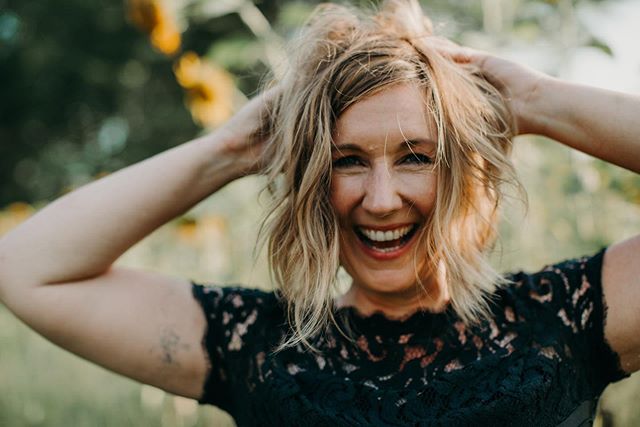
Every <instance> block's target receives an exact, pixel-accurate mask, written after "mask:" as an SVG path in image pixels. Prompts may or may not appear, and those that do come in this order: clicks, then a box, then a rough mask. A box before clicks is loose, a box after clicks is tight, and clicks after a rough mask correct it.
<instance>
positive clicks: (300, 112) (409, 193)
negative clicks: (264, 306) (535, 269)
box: [264, 2, 519, 344]
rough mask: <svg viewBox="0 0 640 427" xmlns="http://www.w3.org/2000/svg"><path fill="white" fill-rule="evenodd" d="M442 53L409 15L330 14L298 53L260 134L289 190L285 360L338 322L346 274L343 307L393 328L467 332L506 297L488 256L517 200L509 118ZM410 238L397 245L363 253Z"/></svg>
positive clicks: (393, 7) (390, 8) (471, 70)
mask: <svg viewBox="0 0 640 427" xmlns="http://www.w3.org/2000/svg"><path fill="white" fill-rule="evenodd" d="M437 47H438V43H437V39H436V38H435V37H433V36H431V23H430V21H429V20H428V19H427V18H426V17H425V16H424V15H423V14H422V11H421V10H420V7H419V6H418V4H417V3H413V2H408V3H403V2H390V3H389V4H388V5H387V7H386V8H385V9H383V10H382V11H381V12H380V13H378V14H377V15H376V16H375V17H373V19H368V18H366V17H365V16H364V15H362V13H361V12H360V11H358V10H355V9H348V8H346V7H341V6H334V5H325V6H323V7H321V8H319V9H318V10H317V11H316V13H315V14H314V15H313V17H312V18H311V20H310V22H309V24H308V26H307V27H306V28H305V30H304V31H303V33H302V34H301V35H300V36H299V38H298V39H297V40H295V41H294V42H292V46H291V47H290V49H289V50H290V52H292V58H291V61H290V67H289V68H288V69H287V73H286V75H285V76H284V77H283V78H281V80H280V81H279V82H278V85H279V87H280V89H281V96H279V97H277V98H276V99H275V100H274V102H273V110H272V116H271V122H272V123H274V124H275V126H274V127H273V128H272V129H271V130H270V132H269V133H270V134H271V135H272V136H273V140H274V141H277V142H275V143H274V144H272V145H270V147H269V149H270V150H272V153H271V157H272V158H274V159H275V161H274V162H273V163H272V164H271V165H270V167H269V173H270V175H271V178H272V180H273V182H279V183H281V184H282V185H281V187H280V188H278V189H276V190H275V197H274V205H273V206H274V207H273V208H272V210H271V216H270V217H269V218H268V220H267V223H266V224H267V227H266V228H265V234H264V235H265V236H268V237H269V239H270V244H269V253H270V254H271V255H270V259H271V264H272V266H273V268H274V271H275V273H276V279H277V281H278V283H280V284H281V291H282V293H283V296H284V299H285V300H286V301H287V302H288V304H289V305H288V306H289V314H290V320H291V323H292V324H293V325H294V334H293V335H292V336H291V337H290V339H289V341H288V344H294V343H297V342H300V341H302V342H306V338H307V337H308V336H310V335H313V334H315V333H317V332H318V330H319V329H320V328H322V327H323V325H325V324H326V322H327V320H329V319H331V317H332V314H331V310H332V306H333V304H332V301H333V299H334V298H335V295H336V293H337V292H338V291H337V282H336V271H337V270H338V267H339V265H340V264H342V265H343V266H344V267H345V269H346V270H347V271H348V272H349V273H350V274H352V276H353V279H354V283H353V286H352V288H351V290H350V291H349V293H348V294H347V295H346V296H345V297H344V298H342V299H341V300H340V301H339V302H338V304H339V305H341V304H346V303H349V304H353V303H355V301H358V307H359V308H360V309H361V310H363V311H364V312H371V311H375V310H380V309H382V308H384V309H385V311H386V312H387V314H390V315H392V316H394V315H395V316H402V315H405V314H407V313H410V312H412V311H415V310H416V309H417V308H422V309H425V310H434V309H435V310H438V309H441V308H442V307H444V305H445V304H446V303H449V302H450V303H451V305H452V306H453V307H454V308H455V310H456V312H457V313H458V314H459V315H460V316H461V318H462V319H464V320H465V321H466V322H467V323H469V324H471V323H475V322H478V321H480V320H481V319H483V318H484V319H486V318H488V317H489V311H488V305H487V297H488V296H489V295H490V294H491V293H492V292H493V291H494V290H495V289H496V287H497V286H499V285H500V284H501V283H503V282H504V281H503V280H502V278H501V276H500V275H499V274H498V273H497V272H495V271H494V270H493V268H492V267H491V266H490V265H489V263H488V261H487V256H488V254H487V252H488V250H489V249H490V247H491V245H492V243H493V241H494V236H495V229H494V227H495V226H496V220H497V208H498V205H499V203H500V200H501V197H502V191H503V189H502V186H503V184H505V183H510V184H513V185H515V186H516V187H518V185H519V184H518V181H517V179H516V177H515V172H514V169H513V165H512V164H511V162H510V160H509V158H508V154H509V152H510V149H511V137H512V136H513V133H512V118H511V116H510V113H509V110H508V108H507V106H506V104H505V102H504V101H503V98H502V95H500V93H499V92H498V90H497V89H496V88H495V87H494V86H492V85H491V84H489V83H488V82H487V81H486V79H484V78H482V77H481V76H480V75H479V72H478V71H479V70H478V68H477V67H476V66H475V65H467V66H460V65H458V64H455V63H454V62H453V61H451V60H450V59H449V58H446V57H445V56H443V55H442V54H441V53H440V52H439V51H438V50H437ZM409 141H413V142H412V143H409ZM418 141H419V142H421V143H416V142H418ZM422 141H424V142H422ZM407 155H408V157H407ZM405 157H406V158H405ZM420 159H423V160H424V159H428V161H426V163H425V161H423V160H420ZM332 170H333V172H332ZM282 176H284V180H283V179H281V177H282ZM329 183H330V184H329ZM328 187H330V189H331V191H330V192H329V191H327V188H328ZM436 187H437V188H438V191H436ZM404 226H410V229H409V230H408V232H409V233H410V236H409V237H411V239H408V240H407V241H406V242H405V241H403V244H402V245H396V244H394V243H393V242H392V243H391V244H384V245H380V244H373V243H372V242H373V241H375V238H374V239H369V238H367V237H366V236H367V230H368V231H369V232H370V233H371V235H373V233H374V232H375V233H376V236H377V231H385V232H386V231H392V230H394V229H400V228H402V227H404ZM394 246H399V247H397V249H396V250H394V251H390V250H389V249H390V248H391V249H392V248H393V247H394ZM316 254H324V256H317V255H316ZM338 254H339V255H338ZM292 259H298V260H299V261H300V262H296V263H292V262H291V260H292ZM397 274H400V275H401V280H399V281H396V279H400V277H398V276H397ZM383 283H384V284H385V285H384V286H383V285H382V284H383ZM399 290H402V292H400V293H397V291H399Z"/></svg>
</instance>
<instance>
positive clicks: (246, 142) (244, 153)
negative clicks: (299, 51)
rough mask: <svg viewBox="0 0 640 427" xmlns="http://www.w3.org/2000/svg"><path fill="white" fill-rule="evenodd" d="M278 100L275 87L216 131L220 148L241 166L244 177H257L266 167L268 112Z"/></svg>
mask: <svg viewBox="0 0 640 427" xmlns="http://www.w3.org/2000/svg"><path fill="white" fill-rule="evenodd" d="M277 96H278V88H277V87H274V88H271V89H269V90H266V91H264V92H262V93H260V94H258V95H256V96H255V97H254V98H252V99H251V100H250V101H249V102H248V103H247V104H245V105H244V106H243V107H242V108H241V109H240V111H238V112H237V113H236V114H235V115H234V116H233V117H232V118H231V119H230V120H229V121H227V122H226V123H225V124H224V126H223V127H222V128H220V129H218V130H217V131H216V133H217V134H218V135H219V136H220V141H221V144H222V147H221V148H223V150H224V151H225V152H227V153H228V154H231V155H232V157H233V158H235V159H237V160H236V161H237V162H240V163H242V164H243V167H242V170H243V171H245V175H250V174H253V173H258V172H260V171H262V170H263V169H264V168H265V166H267V165H268V164H269V160H268V157H269V156H270V154H269V153H268V152H267V151H266V150H265V148H266V145H267V140H268V139H269V134H268V132H269V128H270V119H269V117H270V115H271V110H270V108H271V105H272V104H273V102H274V100H275V98H276V97H277Z"/></svg>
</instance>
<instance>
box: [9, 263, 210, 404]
mask: <svg viewBox="0 0 640 427" xmlns="http://www.w3.org/2000/svg"><path fill="white" fill-rule="evenodd" d="M20 301H24V303H22V302H20ZM10 308H11V309H12V311H14V313H16V315H17V316H18V317H20V318H21V319H22V320H23V321H24V322H25V323H27V324H28V325H29V326H31V327H32V328H33V329H35V330H36V331H37V332H39V333H40V334H42V335H43V336H45V337H46V338H48V339H49V340H51V341H52V342H54V343H55V344H57V345H59V346H61V347H63V348H65V349H67V350H69V351H71V352H73V353H75V354H77V355H79V356H81V357H83V358H85V359H88V360H90V361H92V362H94V363H97V364H99V365H101V366H103V367H105V368H107V369H109V370H111V371H113V372H116V373H119V374H122V375H124V376H127V377H129V378H132V379H134V380H137V381H140V382H143V383H145V384H151V385H153V386H156V387H159V388H162V389H164V390H166V391H168V392H171V393H174V394H178V395H182V396H186V397H191V398H199V397H200V394H201V393H202V388H203V384H204V380H205V376H206V374H207V363H208V362H207V356H206V354H205V351H204V349H203V348H202V345H201V342H202V338H203V335H204V332H205V329H206V321H205V317H204V314H203V312H202V309H201V307H200V305H199V303H198V302H197V301H196V300H195V299H194V298H193V296H192V293H191V284H190V283H189V282H188V281H187V280H184V279H176V278H170V277H166V276H163V275H160V274H156V273H150V272H145V271H137V270H130V269H124V268H117V267H114V268H112V269H111V270H109V271H108V272H107V273H105V274H103V275H101V276H99V277H95V278H91V279H87V280H83V281H78V282H72V283H62V284H55V285H40V286H36V287H32V289H31V290H30V291H29V294H28V295H27V294H25V295H24V298H20V300H19V301H14V304H12V307H10Z"/></svg>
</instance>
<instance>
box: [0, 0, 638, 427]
mask: <svg viewBox="0 0 640 427" xmlns="http://www.w3.org/2000/svg"><path fill="white" fill-rule="evenodd" d="M299 43H300V45H301V46H302V47H296V46H293V47H292V49H291V51H292V55H291V63H290V68H289V69H288V71H287V73H286V74H285V75H284V76H283V77H282V78H281V79H280V80H279V81H278V82H277V86H276V87H275V88H273V89H272V90H271V91H269V92H266V93H265V94H264V95H262V96H259V97H257V98H256V99H254V100H253V101H251V102H250V103H249V104H248V105H247V106H245V108H243V110H242V111H240V112H239V113H238V114H237V115H236V116H235V117H234V118H233V119H232V120H231V121H229V122H228V123H227V124H226V125H225V126H224V127H223V128H222V129H219V130H218V131H216V132H215V133H213V134H211V135H207V136H205V137H202V138H199V139H196V140H194V141H191V142H189V143H186V144H183V145H182V146H179V147H176V148H174V149H172V150H169V151H167V152H165V153H162V154H160V155H157V156H155V157H153V158H150V159H148V160H146V161H143V162H141V163H139V164H137V165H134V166H131V167H128V168H126V169H123V170H121V171H119V172H117V173H114V174H112V175H110V176H108V177H105V178H102V179H101V180H99V181H96V182H94V183H92V184H89V185H87V186H85V187H83V188H80V189H78V190H76V191H75V192H73V193H70V194H68V195H66V196H64V197H62V198H60V199H59V200H57V201H55V202H53V203H51V205H49V206H48V207H46V208H45V209H43V210H42V211H40V212H39V213H38V214H36V215H35V216H34V217H32V218H31V219H30V220H28V221H27V222H25V223H24V224H22V225H21V226H19V227H18V228H16V229H15V230H13V231H12V232H10V233H8V234H7V235H6V236H5V237H3V238H2V240H0V263H1V265H0V299H1V300H2V302H3V303H4V304H6V305H7V307H9V308H10V309H11V310H12V311H13V312H14V313H15V314H16V315H17V316H18V317H19V318H21V319H22V320H23V321H24V322H25V323H27V324H28V325H30V326H31V327H32V328H34V329H35V330H36V331H38V332H39V333H41V334H42V335H44V336H45V337H47V338H48V339H50V340H51V341H53V342H54V343H57V344H58V345H60V346H62V347H64V348H66V349H68V350H70V351H72V352H74V353H76V354H78V355H80V356H82V357H84V358H86V359H88V360H91V361H93V362H95V363H98V364H100V365H102V366H104V367H106V368H108V369H110V370H112V371H114V372H117V373H120V374H122V375H125V376H128V377H130V378H133V379H135V380H138V381H140V382H143V383H147V384H151V385H154V386H156V387H160V388H162V389H164V390H166V391H169V392H171V393H175V394H179V395H182V396H187V397H191V398H194V399H198V400H199V401H200V402H201V403H211V404H215V405H218V406H220V407H222V408H224V409H226V410H227V411H229V412H230V413H231V414H232V415H233V416H234V418H235V419H236V421H237V422H238V424H240V425H299V424H303V423H304V424H311V425H329V424H331V425H467V424H474V425H485V424H486V425H518V426H525V425H536V426H540V425H558V424H561V423H563V425H584V424H583V423H588V422H589V421H588V420H589V419H590V418H591V417H592V416H593V411H594V409H595V402H597V398H598V396H599V395H600V393H601V392H602V390H603V389H604V388H605V387H606V385H607V384H608V383H610V382H613V381H617V380H619V379H621V378H623V377H625V376H628V375H629V374H630V373H631V372H634V371H636V370H638V369H640V334H639V333H638V332H639V331H640V317H639V316H638V314H637V312H638V310H637V307H638V306H639V304H640V287H639V286H638V283H637V281H638V279H637V278H638V277H639V276H640V266H638V264H637V263H634V262H633V260H634V259H635V258H637V255H638V253H639V252H640V237H634V238H631V239H629V240H627V241H625V242H622V243H618V244H616V245H613V246H611V247H609V248H608V249H606V251H604V250H603V251H601V252H599V253H598V254H596V255H594V256H592V257H589V258H583V259H579V260H573V261H567V262H564V263H560V264H557V265H555V266H551V267H546V268H545V269H544V270H542V271H540V272H538V273H535V274H525V273H518V274H515V275H508V276H501V275H499V274H498V273H496V272H495V271H494V270H493V269H492V268H491V266H490V265H489V264H488V262H487V260H486V257H487V253H488V251H489V250H490V248H491V244H492V242H493V238H494V234H495V233H494V226H495V222H496V218H497V210H498V207H499V205H500V201H501V195H502V191H503V189H502V184H503V183H512V184H515V185H516V186H517V181H516V180H515V175H514V173H513V167H512V165H511V163H510V160H509V158H508V154H509V151H510V147H511V139H512V137H513V136H515V135H517V134H523V133H536V134H540V135H545V136H548V137H551V138H553V139H555V140H557V141H559V142H561V143H563V144H566V145H569V146H571V147H573V148H575V149H577V150H580V151H583V152H586V153H589V154H591V155H594V156H596V157H599V158H601V159H604V160H606V161H609V162H611V163H614V164H617V165H619V166H622V167H625V168H627V169H630V170H633V171H636V172H638V171H640V144H639V143H638V142H637V136H636V135H637V134H638V133H640V122H638V120H637V117H638V114H639V113H640V99H639V98H638V97H634V96H629V95H623V94H618V93H613V92H608V91H603V90H599V89H593V88H588V87H583V86H578V85H574V84H571V83H566V82H562V81H559V80H556V79H553V78H550V77H548V76H545V75H542V74H539V73H536V72H534V71H531V70H529V69H527V68H524V67H521V66H519V65H516V64H513V63H510V62H508V61H505V60H502V59H499V58H496V57H492V56H490V55H487V54H484V53H481V52H476V51H472V50H469V49H463V48H459V47H457V46H455V45H453V44H451V43H449V42H446V41H444V40H441V39H438V38H435V37H433V36H432V35H431V29H430V27H429V25H428V22H427V21H426V19H424V18H423V16H422V12H421V11H420V9H419V6H418V5H417V3H416V2H413V1H407V2H399V1H398V2H396V1H391V2H388V3H387V4H386V6H385V8H384V9H383V10H382V11H381V12H380V13H378V14H376V15H374V16H373V17H367V16H364V17H358V15H357V13H356V12H352V11H349V10H348V9H345V8H341V7H324V8H323V9H321V10H319V11H318V12H317V13H316V14H315V15H314V18H313V19H312V20H311V21H310V23H309V25H308V26H307V29H306V31H305V32H304V33H303V34H302V35H301V37H300V40H299ZM260 171H265V172H266V173H267V174H269V175H270V176H271V178H272V181H271V182H272V183H273V184H272V185H271V190H272V191H273V206H272V207H271V209H270V211H269V216H268V218H267V221H266V223H265V227H264V229H263V230H264V233H266V236H267V237H268V246H269V255H270V260H271V263H272V267H273V270H274V273H275V276H276V278H277V279H278V283H279V291H278V293H267V292H261V291H254V290H247V289H240V288H219V287H202V286H199V285H196V284H192V285H190V284H189V282H188V281H185V280H181V279H173V278H169V277H163V276H161V275H157V274H152V273H147V272H141V271H133V270H128V269H124V268H119V267H114V266H113V263H114V261H115V260H116V259H117V258H118V257H119V256H120V255H121V254H122V253H123V252H125V251H126V250H127V249H128V248H129V247H131V246H132V245H133V244H135V243H136V242H138V241H139V240H141V239H142V238H143V237H145V236H146V235H148V234H149V233H150V232H152V231H153V230H155V229H156V228H158V227H159V226H160V225H162V224H164V223H166V222H167V221H169V220H171V219H172V218H174V217H176V216H178V215H180V214H182V213H184V212H186V211H187V210H188V209H190V208H191V207H192V206H194V205H195V204H196V203H198V202H199V201H201V200H202V199H204V198H206V197H207V196H208V195H210V194H212V193H214V192H215V191H217V190H218V189H219V188H221V187H222V186H224V185H225V184H227V183H229V182H231V181H233V180H234V179H237V178H239V177H241V176H244V175H247V174H251V173H257V172H260ZM340 265H341V266H343V267H344V268H345V270H346V271H347V272H348V273H349V275H350V276H351V278H352V283H351V287H350V289H349V290H348V292H347V293H345V294H343V295H336V290H335V275H336V272H337V269H338V266H340ZM605 301H606V305H605ZM607 307H608V310H607ZM605 320H606V324H605ZM203 337H204V338H203Z"/></svg>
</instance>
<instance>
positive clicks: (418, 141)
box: [333, 138, 437, 151]
mask: <svg viewBox="0 0 640 427" xmlns="http://www.w3.org/2000/svg"><path fill="white" fill-rule="evenodd" d="M406 145H409V147H417V146H421V145H432V146H434V147H435V146H436V145H437V144H436V142H435V141H433V140H432V139H430V138H412V139H405V140H402V141H400V142H399V143H398V144H397V147H398V149H402V148H403V147H405V146H406ZM333 149H335V150H338V151H342V150H344V151H364V150H363V149H362V147H361V146H360V145H358V144H354V143H350V142H346V143H344V144H333Z"/></svg>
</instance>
